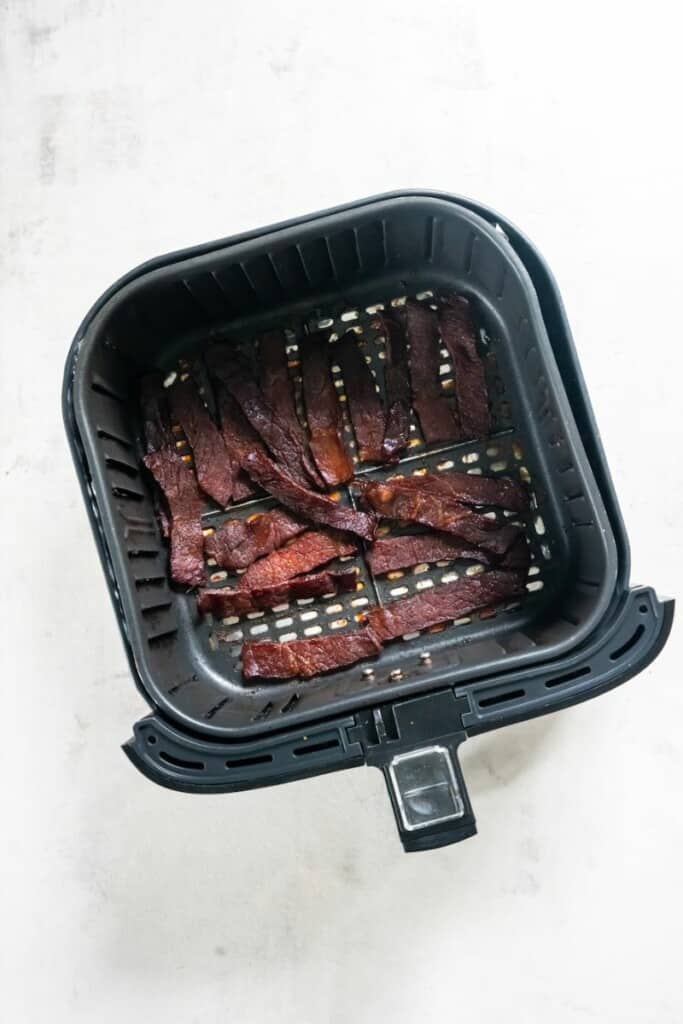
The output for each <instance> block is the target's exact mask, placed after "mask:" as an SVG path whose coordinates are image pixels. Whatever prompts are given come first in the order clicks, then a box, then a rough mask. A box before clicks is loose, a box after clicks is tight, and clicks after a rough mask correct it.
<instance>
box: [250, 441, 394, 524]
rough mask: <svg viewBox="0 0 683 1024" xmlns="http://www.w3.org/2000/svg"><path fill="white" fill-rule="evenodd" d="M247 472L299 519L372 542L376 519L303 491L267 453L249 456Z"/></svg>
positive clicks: (254, 453) (255, 453)
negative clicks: (343, 531) (302, 518)
mask: <svg viewBox="0 0 683 1024" xmlns="http://www.w3.org/2000/svg"><path fill="white" fill-rule="evenodd" d="M244 468H245V470H246V472H247V473H248V474H249V476H250V477H251V479H252V480H255V481H256V482H257V483H258V484H259V485H260V486H261V487H262V488H263V489H264V491H267V492H268V494H272V495H273V497H274V498H277V499H278V501H280V502H281V503H282V504H283V505H286V506H287V508H289V509H291V510H292V512H294V513H295V515H300V516H303V517H304V519H310V520H312V521H313V522H314V523H320V524H322V525H323V526H331V527H333V528H334V529H336V530H347V531H349V532H350V533H355V534H357V535H358V536H359V537H364V538H365V540H372V538H373V537H374V535H375V529H376V527H377V519H376V517H375V516H373V515H370V514H368V513H367V512H357V511H356V510H355V509H352V508H349V507H348V506H346V505H340V504H338V503H337V502H336V501H332V499H331V498H327V497H325V495H323V494H316V493H315V492H314V491H310V490H308V489H307V488H306V487H302V486H301V485H300V484H298V483H297V482H296V480H294V479H292V477H291V476H289V475H288V474H287V473H285V472H284V470H282V469H280V467H279V466H278V465H276V464H275V463H274V462H273V460H272V459H270V458H268V456H267V455H266V454H265V453H264V452H261V451H253V452H252V453H251V454H250V455H248V456H247V459H246V462H245V464H244Z"/></svg>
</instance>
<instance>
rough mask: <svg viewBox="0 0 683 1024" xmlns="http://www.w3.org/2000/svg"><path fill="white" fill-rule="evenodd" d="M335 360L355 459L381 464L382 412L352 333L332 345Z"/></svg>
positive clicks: (367, 368) (369, 373)
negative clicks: (349, 420)
mask: <svg viewBox="0 0 683 1024" xmlns="http://www.w3.org/2000/svg"><path fill="white" fill-rule="evenodd" d="M334 358H335V359H337V360H338V361H339V365H340V367H341V372H342V377H343V378H344V390H345V392H346V401H347V405H348V409H349V415H350V417H351V424H352V426H353V432H354V434H355V437H356V448H357V451H358V458H359V459H360V461H361V462H380V461H381V459H382V441H383V439H384V409H383V407H382V402H381V400H380V397H379V395H378V394H377V386H376V384H375V378H374V377H373V376H372V373H371V372H370V367H369V366H368V364H367V363H366V362H365V359H364V357H363V353H362V352H361V350H360V348H359V347H358V342H357V341H356V335H355V333H354V332H353V331H349V333H348V334H345V335H344V337H343V338H342V339H341V341H339V342H337V344H336V345H335V346H334Z"/></svg>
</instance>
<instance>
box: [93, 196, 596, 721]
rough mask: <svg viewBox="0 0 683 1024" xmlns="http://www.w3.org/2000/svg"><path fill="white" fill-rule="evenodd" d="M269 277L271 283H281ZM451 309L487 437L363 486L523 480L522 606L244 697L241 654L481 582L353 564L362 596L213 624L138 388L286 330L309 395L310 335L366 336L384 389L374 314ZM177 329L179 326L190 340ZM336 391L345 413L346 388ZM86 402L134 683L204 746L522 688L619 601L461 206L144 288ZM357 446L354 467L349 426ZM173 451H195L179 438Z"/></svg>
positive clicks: (488, 254)
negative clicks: (526, 514)
mask: <svg viewBox="0 0 683 1024" xmlns="http://www.w3.org/2000/svg"><path fill="white" fill-rule="evenodd" d="M264 267H268V268H270V269H269V275H270V277H269V276H268V275H266V274H265V273H263V272H262V271H263V268H264ZM254 268H258V269H259V273H256V270H255V269H254ZM295 268H296V274H295V273H294V269H295ZM302 268H303V270H304V273H303V274H302V272H301V269H302ZM273 274H276V276H277V279H278V282H279V285H278V291H277V294H276V296H274V294H273V292H272V288H271V284H270V283H269V282H270V281H271V279H272V275H273ZM247 285H248V287H247ZM452 291H458V292H460V293H461V294H465V295H467V296H469V297H470V298H471V299H472V300H473V303H474V306H475V308H476V310H477V318H478V322H479V323H480V325H481V346H482V352H483V353H484V354H485V360H486V367H487V375H488V384H489V395H490V398H491V401H492V407H493V408H492V411H493V433H492V436H491V437H490V438H489V439H488V440H487V442H486V443H463V444H458V445H454V446H450V447H445V448H439V449H434V448H432V449H427V448H426V447H425V445H424V443H423V440H422V438H421V435H420V431H419V425H418V424H417V423H416V422H413V425H412V436H411V443H410V447H409V450H408V454H407V455H406V457H405V458H404V459H403V460H402V461H401V462H400V464H399V465H398V467H392V468H391V469H387V468H372V467H366V466H362V467H357V472H358V473H359V474H369V475H370V476H379V477H386V476H391V475H394V474H396V473H402V474H407V473H411V474H413V473H417V474H419V473H420V472H424V471H425V470H427V469H430V470H436V471H441V470H445V469H449V468H452V467H457V468H459V469H463V470H465V471H467V472H471V473H485V474H492V475H495V474H507V475H514V476H518V477H520V478H521V479H522V480H524V482H525V483H526V484H527V485H528V486H529V487H530V489H531V492H532V495H533V510H532V515H531V517H530V520H529V524H528V529H527V536H528V540H529V544H530V548H531V559H532V562H531V568H530V572H529V578H528V582H527V595H526V596H525V597H524V599H522V600H521V601H518V602H513V603H511V604H508V605H507V606H503V607H502V608H498V609H497V610H495V611H489V612H484V613H481V614H480V615H475V616H472V617H470V618H469V619H467V620H464V621H460V622H457V623H451V624H447V625H446V626H444V627H437V628H435V629H431V630H428V631H426V632H424V633H423V634H421V635H410V636H408V637H405V638H403V640H400V641H397V642H395V643H392V644H390V645H387V647H386V649H385V650H384V652H383V653H382V655H381V656H380V658H379V659H377V660H376V661H373V662H371V663H368V664H367V665H362V664H361V665H356V666H351V667H350V668H348V669H344V670H341V671H339V672H336V673H333V674H330V675H327V676H325V677H321V678H319V679H317V680H313V681H311V682H308V683H305V684H297V683H296V682H290V683H280V684H270V683H269V684H263V685H259V686H253V685H252V686H245V685H244V683H243V681H242V677H241V671H240V665H239V652H240V646H241V642H242V639H243V638H245V637H254V638H269V639H274V638H279V639H289V638H292V637H294V636H315V635H321V634H323V633H334V632H340V633H343V631H345V630H350V629H352V628H354V627H355V625H356V621H355V620H356V618H357V616H359V615H360V614H362V612H363V610H364V609H365V608H367V607H368V606H369V605H370V604H373V603H377V602H386V601H389V600H393V599H395V598H398V597H400V596H405V595H406V594H408V593H413V592H417V591H419V590H422V589H427V588H429V587H432V586H435V585H438V584H439V583H440V582H443V581H444V580H448V579H452V578H454V576H455V575H456V574H462V573H465V572H469V573H472V572H478V571H482V570H483V567H482V566H477V565H472V564H471V563H466V562H453V563H444V564H437V565H436V566H426V565H420V566H415V567H413V568H412V569H409V570H406V571H403V572H400V573H392V574H390V576H382V577H378V578H373V577H372V576H371V575H370V573H369V572H368V569H367V566H366V564H365V562H364V559H363V558H362V556H359V557H358V558H357V560H356V561H357V565H358V569H359V576H358V584H357V590H356V592H355V593H353V594H348V595H344V596H341V597H338V598H333V599H329V600H327V601H325V600H319V601H315V600H308V601H299V602H294V603H293V604H291V605H288V606H282V607H280V608H278V609H275V610H273V611H272V612H262V613H261V612H259V613H253V614H252V615H250V616H244V617H242V618H239V619H237V618H235V619H229V620H225V621H223V622H214V621H212V620H211V619H210V617H200V616H199V615H198V614H197V611H196V604H195V600H194V597H193V596H191V595H186V594H181V593H178V592H176V591H175V590H173V589H171V588H170V587H169V585H168V582H167V553H166V549H165V545H164V544H163V541H162V540H161V538H160V535H159V530H158V526H157V524H156V520H155V517H154V513H153V504H152V490H151V486H150V481H149V480H147V479H146V477H145V475H144V474H142V473H141V467H140V460H139V427H140V424H139V417H138V412H137V408H136V403H135V401H134V399H133V396H134V395H135V393H136V380H137V378H138V377H139V376H140V374H141V373H142V372H146V371H148V370H149V368H150V366H151V365H156V366H158V367H163V368H164V369H166V370H169V371H170V370H174V369H175V370H178V369H180V370H182V364H179V362H178V360H179V359H182V358H187V359H190V358H192V357H193V356H194V355H195V354H196V353H197V352H198V351H201V349H202V348H203V347H205V345H206V343H207V341H213V340H228V341H231V342H234V343H235V344H237V345H249V344H252V343H253V339H254V338H255V337H256V336H257V335H258V334H259V333H260V332H261V331H263V330H265V329H268V328H272V327H276V326H279V327H283V328H285V329H286V330H287V331H288V332H289V343H290V353H289V354H290V357H291V359H290V363H291V371H292V375H293V378H294V380H295V382H296V383H297V386H298V385H299V382H298V379H297V371H298V365H297V348H296V346H297V338H298V337H299V336H300V333H301V331H302V330H303V327H304V325H306V326H308V327H309V328H310V329H314V328H319V327H321V326H322V327H324V328H327V329H330V330H332V332H333V337H334V335H339V334H341V333H343V332H344V331H346V330H348V329H350V328H351V329H353V330H355V331H356V332H357V333H358V335H359V340H360V341H361V343H362V344H363V346H364V351H365V353H366V357H367V358H368V360H369V363H370V366H371V368H372V369H373V370H374V371H375V374H376V380H377V383H378V385H379V386H380V388H381V386H382V374H381V372H379V371H380V368H381V365H382V361H383V356H384V346H383V341H382V337H381V334H380V333H379V332H378V330H377V328H376V320H375V319H374V316H373V314H374V313H375V312H376V311H377V308H378V307H379V306H380V305H382V304H387V303H395V304H397V303H401V302H403V301H405V298H406V296H407V295H411V296H418V297H419V300H420V301H423V302H427V303H429V302H431V301H433V298H434V297H435V296H438V295H441V294H444V293H446V292H452ZM283 293H284V297H283ZM254 296H256V298H257V300H258V301H257V302H256V303H255V302H254ZM162 302H163V303H165V305H164V306H163V307H162V306H161V305H160V303H162ZM181 307H182V310H183V314H182V316H180V314H179V313H178V311H179V310H180V309H181ZM169 310H171V311H175V312H176V314H177V317H176V321H177V322H175V321H174V319H173V316H170V317H169V313H168V311H169ZM192 310H194V320H193V315H192ZM442 355H443V365H442V367H441V375H442V385H443V387H444V389H445V390H446V391H447V390H448V389H449V388H450V387H452V380H451V376H450V369H451V368H450V365H449V362H448V357H447V354H446V351H445V350H443V352H442ZM335 373H338V371H335ZM337 386H338V387H339V390H340V397H341V399H342V402H343V400H344V397H345V396H344V394H343V386H342V381H341V379H340V378H339V377H338V376H337ZM73 394H74V409H75V413H76V417H77V420H78V422H79V428H80V431H81V435H82V443H83V447H84V454H85V458H86V459H87V461H88V464H89V466H90V468H91V488H92V495H93V502H94V504H95V506H96V508H97V515H98V516H99V517H100V519H101V524H102V528H103V532H104V534H105V535H106V537H107V543H108V554H109V557H110V559H111V571H112V576H113V579H112V588H113V593H114V597H115V600H116V601H117V603H118V607H119V610H120V614H121V618H122V621H123V623H124V628H125V630H126V635H127V637H128V640H129V642H130V644H131V647H132V650H133V652H134V657H135V662H136V668H137V673H138V677H139V684H140V685H141V687H142V689H143V692H144V693H145V695H146V696H147V697H148V699H150V701H151V702H152V703H153V704H154V705H156V706H158V707H160V708H162V709H164V711H165V712H166V713H167V714H169V715H170V716H171V717H175V718H177V719H178V720H179V721H181V722H182V723H183V724H184V725H186V726H188V725H189V726H190V727H191V728H192V729H194V730H196V731H200V732H202V731H203V732H207V733H211V734H214V735H216V734H219V735H224V736H228V735H238V734H239V735H241V734H254V733H256V732H259V731H266V730H271V729H277V728H281V727H282V726H283V725H284V724H285V723H286V724H292V723H293V722H295V721H307V720H310V719H314V718H320V717H321V716H323V717H324V716H325V715H328V714H331V713H336V712H338V711H340V710H344V709H350V708H353V707H361V706H363V705H364V704H367V703H370V702H373V701H376V700H377V699H378V698H379V697H383V698H386V697H387V696H392V695H395V696H396V697H399V696H402V695H404V694H407V693H413V692H417V691H420V690H425V689H429V688H431V687H434V686H436V685H439V684H440V683H441V682H443V681H444V680H448V681H449V682H459V681H462V682H465V681H471V680H476V677H477V676H478V675H482V676H483V675H488V677H489V680H490V675H491V672H492V671H501V672H505V671H510V670H512V669H514V668H519V667H520V666H521V665H524V664H528V663H531V662H532V661H535V660H540V659H543V658H549V657H554V656H556V655H557V654H558V653H561V652H562V651H563V650H567V649H570V648H571V647H572V645H574V644H577V643H578V642H579V641H580V639H581V638H582V637H584V636H585V635H587V633H588V632H589V631H590V629H591V628H592V627H593V625H594V624H595V622H597V621H598V620H599V617H600V614H601V612H602V610H604V608H605V606H606V603H607V602H608V601H609V600H610V597H611V593H612V588H613V585H614V578H615V573H616V559H615V557H614V550H613V547H614V545H613V538H612V536H611V531H610V529H609V524H608V522H607V518H606V515H605V511H604V507H603V506H602V503H601V500H600V495H599V493H598V491H597V488H596V487H595V484H594V481H593V480H592V476H591V473H590V470H589V467H588V466H587V463H586V460H585V455H584V453H583V451H582V447H581V442H580V438H579V437H578V433H577V431H576V427H575V425H574V423H573V420H572V417H571V412H570V410H569V407H568V404H567V402H566V397H565V396H564V394H563V390H562V383H561V380H560V378H559V375H558V373H557V368H556V366H555V364H554V360H553V357H552V352H551V350H550V347H549V345H548V342H547V337H545V332H544V327H543V322H542V318H541V316H540V312H539V310H538V305H537V302H536V300H535V295H534V293H533V289H532V288H531V287H530V284H529V281H528V278H527V277H526V274H525V272H524V270H523V268H522V267H521V265H520V264H519V262H518V261H516V258H515V257H514V254H513V253H512V251H511V250H510V249H509V247H508V246H506V242H505V239H504V237H502V236H500V235H498V234H497V233H496V232H495V231H494V230H492V229H491V228H490V227H489V226H488V225H487V224H485V222H483V221H481V220H480V218H478V217H476V216H475V215H473V214H471V213H468V212H467V211H464V210H462V209H460V208H458V207H455V206H454V205H453V204H446V203H442V202H440V201H438V200H431V199H426V198H419V199H418V198H413V199H412V200H411V201H410V202H406V201H397V200H386V201H382V202H380V203H378V204H376V206H375V207H371V206H368V207H366V208H359V209H357V210H353V211H343V212H342V213H339V214H337V215H331V216H330V217H327V218H321V219H320V221H316V220H313V221H311V222H309V223H308V224H306V225H304V226H299V227H298V228H296V229H295V230H294V229H292V230H290V232H289V233H288V232H287V231H286V230H285V231H284V232H277V233H275V234H274V235H272V236H269V235H267V234H265V235H263V236H261V237H256V238H252V239H249V240H247V241H244V242H242V243H239V244H235V245H233V246H227V247H225V248H224V249H218V250H217V251H216V252H215V253H209V254H203V255H201V256H199V257H194V258H188V259H185V260H179V261H178V263H177V264H173V265H171V266H169V267H167V268H164V270H163V271H159V272H156V271H154V272H152V273H150V274H148V275H145V274H144V273H143V274H142V275H141V276H140V279H139V280H138V281H136V282H134V283H133V284H132V285H131V286H129V288H128V290H126V289H123V290H122V291H121V292H120V293H118V294H115V295H114V296H113V298H112V300H111V302H110V304H109V308H107V307H106V306H105V308H104V309H103V310H102V311H101V313H100V314H99V316H98V317H96V318H95V319H94V320H93V322H92V323H91V324H89V326H88V331H87V334H86V336H85V337H84V338H83V341H82V345H81V350H80V352H79V356H78V361H77V363H76V371H75V375H74V381H73ZM346 430H347V434H346V437H347V440H348V443H349V445H350V447H351V448H352V449H353V447H354V445H353V434H352V432H351V429H350V426H349V424H348V421H347V423H346ZM178 440H179V444H181V445H182V437H181V436H180V435H179V436H178ZM339 500H340V501H352V500H353V497H352V492H350V491H348V490H347V491H343V492H342V493H341V494H340V495H339ZM270 503H271V502H270V499H268V498H266V497H256V498H255V499H253V500H251V501H248V502H245V503H243V504H242V505H241V506H239V507H238V508H233V509H230V511H229V512H227V513H226V512H223V511H221V510H219V509H217V508H215V507H213V506H210V505H209V504H207V508H206V512H205V516H204V526H205V529H211V528H213V527H214V526H215V525H217V524H218V523H219V522H220V521H221V520H222V519H224V518H226V516H235V515H243V516H248V515H253V514H254V513H256V512H258V511H260V510H262V509H263V508H266V507H268V505H269V504H270ZM489 512H490V514H491V515H494V514H499V513H496V512H495V511H494V510H489ZM512 521H514V519H513V520H512ZM208 569H209V571H210V572H211V577H212V583H213V584H214V585H216V586H220V585H223V584H225V583H227V584H230V582H231V577H230V576H228V575H227V574H224V573H223V572H222V571H221V572H219V571H217V570H216V567H215V566H213V567H212V566H209V567H208Z"/></svg>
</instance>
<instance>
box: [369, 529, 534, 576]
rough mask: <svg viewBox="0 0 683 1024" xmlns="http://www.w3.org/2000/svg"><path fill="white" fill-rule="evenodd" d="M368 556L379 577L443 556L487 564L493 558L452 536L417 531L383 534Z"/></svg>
mask: <svg viewBox="0 0 683 1024" xmlns="http://www.w3.org/2000/svg"><path fill="white" fill-rule="evenodd" d="M513 546H514V545H513ZM366 558H367V562H368V565H369V566H370V569H371V571H372V572H373V573H374V574H375V575H376V576H379V575H381V574H382V573H384V572H392V571H393V570H394V569H405V568H407V567H408V566H411V565H419V564H420V563H421V562H439V561H441V560H442V559H453V558H469V559H472V560H474V561H477V562H484V563H488V562H489V561H490V556H489V555H488V553H487V552H486V551H482V550H481V549H480V548H475V547H469V546H467V545H466V544H463V543H462V541H460V540H458V539H457V538H456V537H449V536H448V534H445V533H416V534H406V535H405V536H403V537H380V538H379V540H376V541H375V542H374V543H373V544H372V545H371V547H370V548H369V549H368V552H367V555H366ZM506 567H507V566H506ZM510 568H513V566H510Z"/></svg>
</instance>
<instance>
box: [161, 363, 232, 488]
mask: <svg viewBox="0 0 683 1024" xmlns="http://www.w3.org/2000/svg"><path fill="white" fill-rule="evenodd" d="M168 400H169V404H170V406H171V413H172V415H173V418H174V421H177V422H178V423H179V424H180V426H181V427H182V429H183V433H184V434H185V437H186V438H187V440H188V443H189V445H190V448H191V449H192V455H193V458H194V468H195V473H196V474H197V481H198V483H199V486H200V487H201V489H202V490H203V491H204V493H205V494H208V495H209V497H210V498H213V499H214V501H216V502H218V504H219V505H222V506H223V507H225V506H226V505H228V504H229V503H230V499H231V498H232V494H233V480H234V476H235V472H236V469H237V467H236V466H235V465H233V462H232V460H231V458H230V454H229V452H228V449H227V446H226V444H225V440H224V439H223V436H222V435H221V432H220V431H219V429H218V427H217V426H216V424H215V423H214V422H213V420H212V419H211V417H210V416H209V413H208V410H207V408H206V406H205V405H204V403H203V402H202V399H201V397H200V395H199V392H198V391H197V388H196V387H195V384H194V382H193V381H192V380H184V381H180V382H179V383H178V384H175V385H174V386H173V387H171V388H169V389H168Z"/></svg>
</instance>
